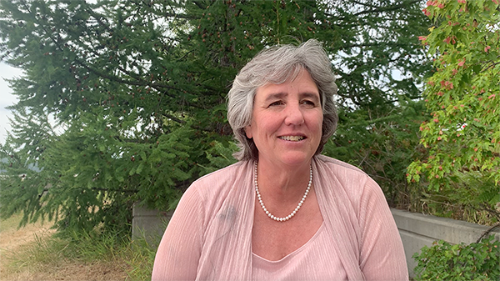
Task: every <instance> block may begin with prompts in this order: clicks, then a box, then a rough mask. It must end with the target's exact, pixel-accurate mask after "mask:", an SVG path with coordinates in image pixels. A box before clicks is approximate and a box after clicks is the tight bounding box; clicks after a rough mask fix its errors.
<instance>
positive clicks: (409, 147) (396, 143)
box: [324, 97, 425, 207]
mask: <svg viewBox="0 0 500 281" xmlns="http://www.w3.org/2000/svg"><path fill="white" fill-rule="evenodd" d="M374 111H375V110H367V111H362V110H359V111H356V112H353V113H346V112H341V113H340V119H341V122H342V123H341V125H339V128H338V129H337V132H336V133H335V136H334V138H333V139H332V141H330V142H328V143H327V145H325V149H324V153H325V154H326V155H330V156H334V157H336V158H338V159H340V160H343V161H345V162H348V163H350V164H353V165H355V166H358V167H360V168H362V169H363V171H365V172H366V173H368V174H369V175H370V176H371V177H372V178H373V179H375V180H376V181H377V183H378V184H379V185H380V186H381V187H382V189H383V190H384V193H385V195H386V197H387V199H388V201H389V204H390V205H391V206H401V207H406V205H407V204H411V202H412V201H415V200H417V201H418V199H417V198H413V199H412V200H410V198H408V197H409V196H410V193H411V190H412V189H415V187H414V186H412V185H411V184H408V183H407V182H406V180H405V170H406V167H407V166H408V165H409V164H410V162H411V160H412V159H415V158H422V157H423V156H424V151H422V149H421V148H420V147H418V141H419V134H418V127H419V124H420V122H421V120H423V118H424V117H423V112H425V108H424V105H423V103H422V102H414V101H411V100H408V99H405V98H404V97H400V101H399V106H398V107H394V108H392V110H391V111H390V112H386V113H385V114H383V113H381V112H374ZM372 114H373V115H375V116H373V115H372ZM379 116H381V117H379ZM377 117H378V118H377ZM344 122H345V123H346V124H345V125H343V123H344Z"/></svg>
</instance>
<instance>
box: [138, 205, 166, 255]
mask: <svg viewBox="0 0 500 281" xmlns="http://www.w3.org/2000/svg"><path fill="white" fill-rule="evenodd" d="M172 214H173V212H160V211H156V210H150V209H147V208H145V207H142V206H139V205H137V204H134V208H133V211H132V239H137V238H145V239H146V241H147V242H148V244H150V245H156V246H157V245H158V244H159V242H160V240H161V237H162V236H163V232H165V229H166V228H167V224H168V222H169V221H170V218H171V217H172Z"/></svg>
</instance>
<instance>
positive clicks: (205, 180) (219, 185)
mask: <svg viewBox="0 0 500 281" xmlns="http://www.w3.org/2000/svg"><path fill="white" fill-rule="evenodd" d="M252 167H253V164H251V163H250V162H249V161H240V162H237V163H234V164H232V165H229V166H227V167H225V168H222V169H219V170H217V171H214V172H211V173H209V174H206V175H204V176H202V177H200V178H198V179H197V180H195V181H194V182H193V183H192V184H191V186H190V187H189V188H188V190H190V191H191V192H193V191H195V192H197V193H199V195H200V196H202V197H204V198H206V197H207V196H208V197H212V196H224V195H225V194H227V193H228V192H229V190H230V189H231V187H232V186H233V185H234V184H235V183H237V182H238V181H239V180H240V179H241V178H242V177H245V176H247V175H248V173H252Z"/></svg>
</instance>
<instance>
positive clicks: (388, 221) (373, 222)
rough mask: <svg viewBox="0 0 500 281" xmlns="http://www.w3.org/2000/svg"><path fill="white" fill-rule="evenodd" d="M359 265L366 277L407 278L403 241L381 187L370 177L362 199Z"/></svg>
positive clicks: (384, 278) (374, 278)
mask: <svg viewBox="0 0 500 281" xmlns="http://www.w3.org/2000/svg"><path fill="white" fill-rule="evenodd" d="M360 224H361V228H362V241H361V243H362V245H361V256H360V267H361V270H362V271H363V274H364V275H365V279H366V280H408V268H407V265H406V257H405V253H404V248H403V243H402V242H401V237H400V236H399V232H398V229H397V226H396V223H395V222H394V218H393V216H392V214H391V211H390V209H389V206H388V205H387V201H386V199H385V197H384V194H383V193H382V190H381V189H380V187H379V186H378V185H377V184H376V183H375V182H374V181H373V180H372V179H369V180H368V182H367V184H366V186H365V189H364V191H363V194H362V196H361V201H360Z"/></svg>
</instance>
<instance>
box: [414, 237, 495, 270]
mask: <svg viewBox="0 0 500 281" xmlns="http://www.w3.org/2000/svg"><path fill="white" fill-rule="evenodd" d="M413 258H414V259H415V260H416V261H417V266H416V267H415V274H416V277H415V280H498V279H499V278H500V268H499V267H498V264H499V263H500V242H499V241H497V240H495V239H494V236H493V235H491V236H489V237H487V238H485V239H483V240H482V241H480V242H478V243H471V244H469V245H465V244H464V243H460V244H454V245H452V244H450V243H448V242H445V241H443V240H440V241H437V242H434V245H433V246H432V247H427V246H424V247H423V248H422V250H421V253H415V254H414V255H413Z"/></svg>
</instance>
